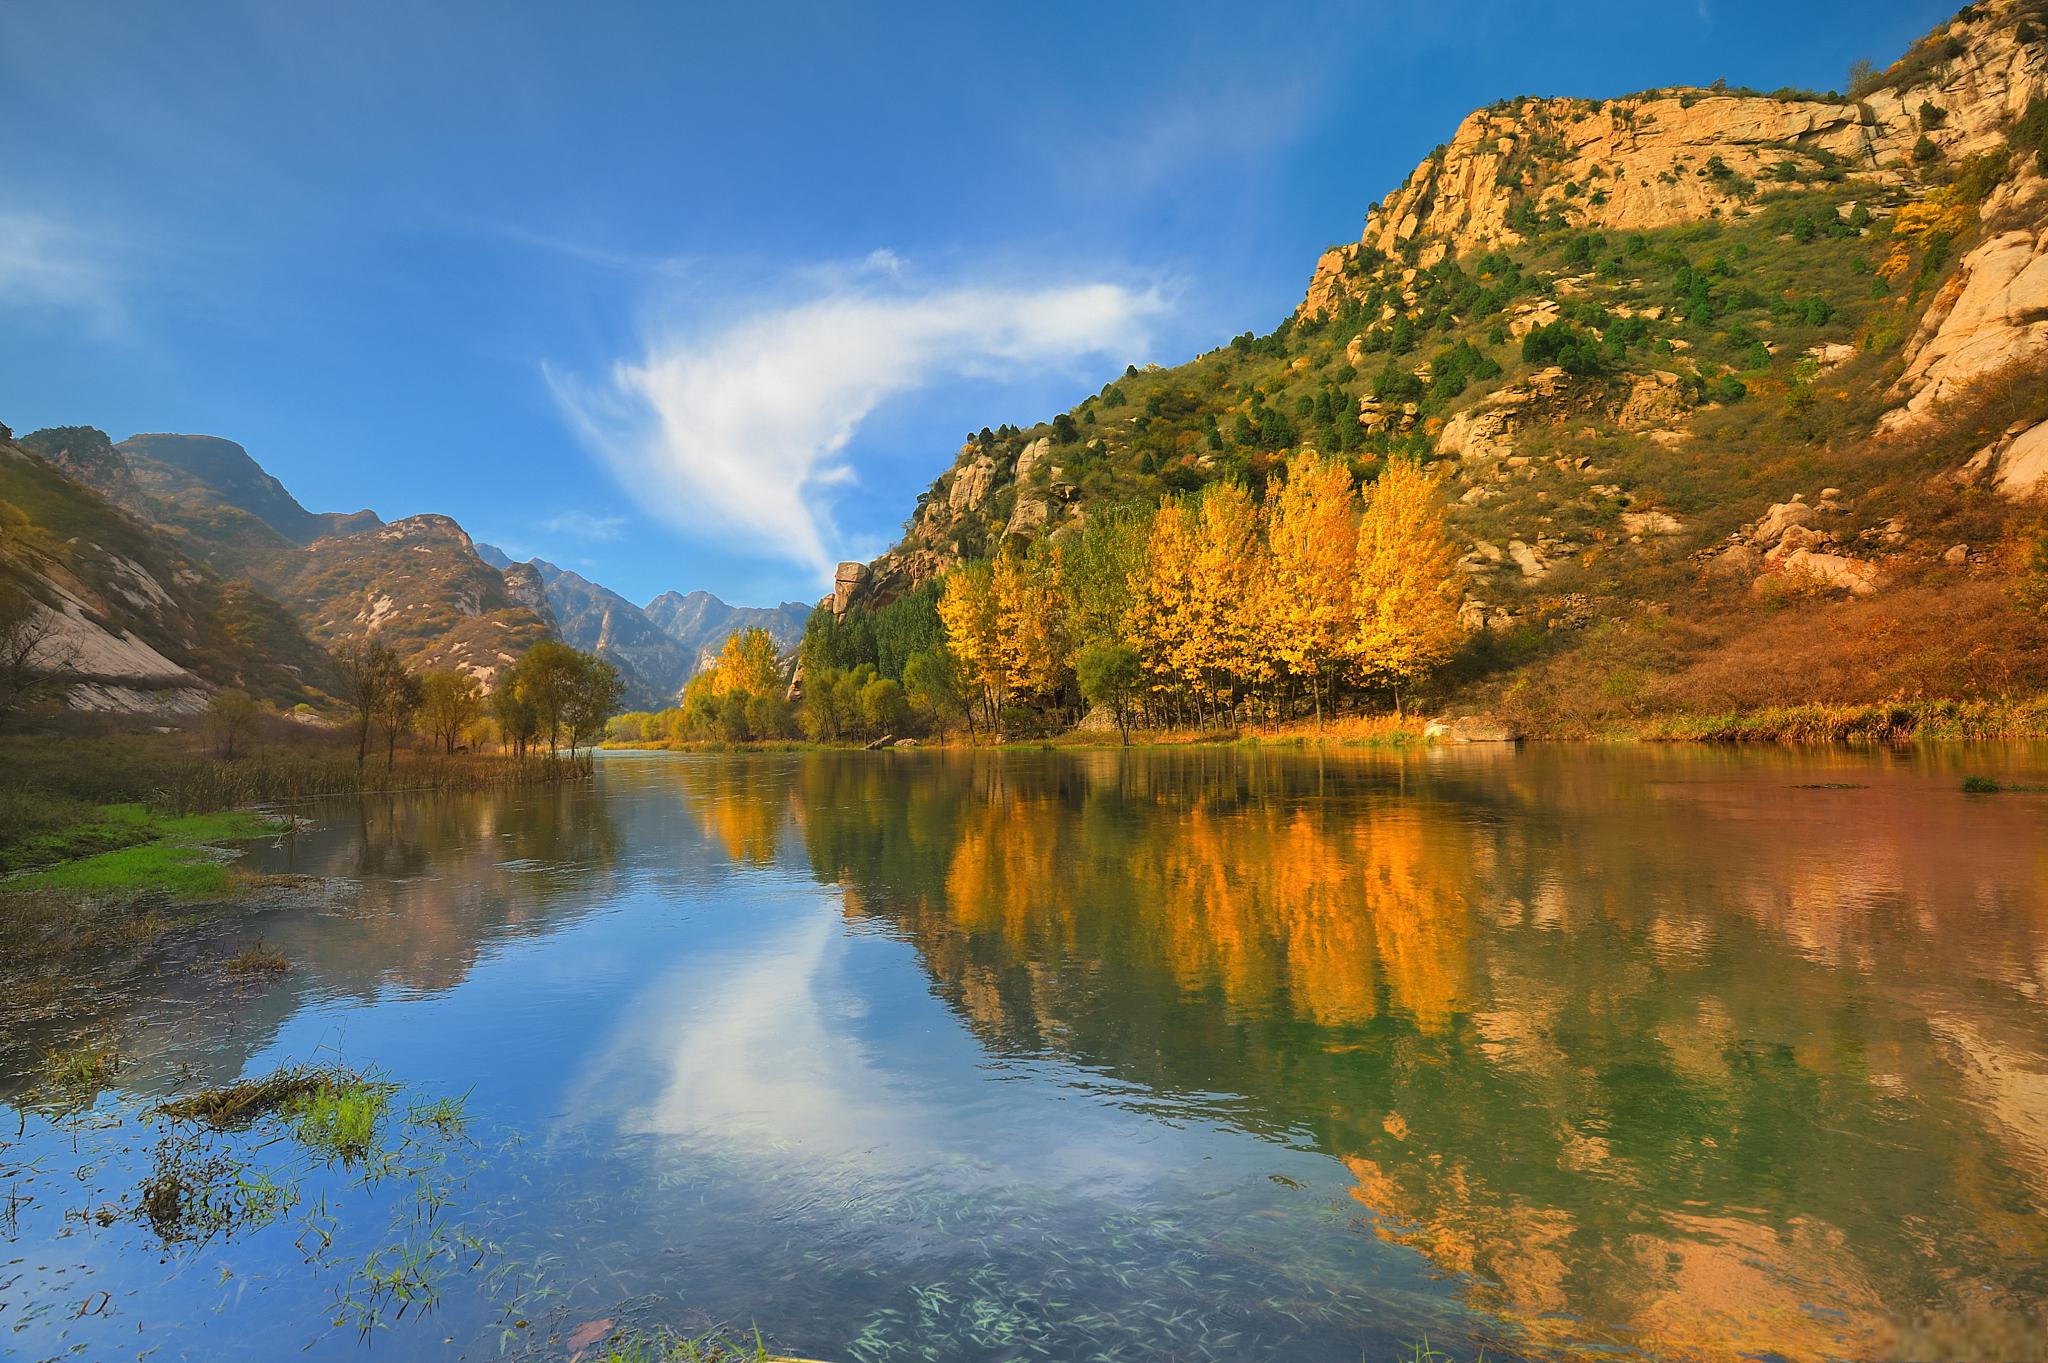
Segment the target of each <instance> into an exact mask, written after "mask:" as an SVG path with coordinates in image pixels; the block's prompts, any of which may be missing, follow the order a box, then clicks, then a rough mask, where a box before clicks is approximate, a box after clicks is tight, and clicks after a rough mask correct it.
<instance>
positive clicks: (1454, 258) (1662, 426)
mask: <svg viewBox="0 0 2048 1363" xmlns="http://www.w3.org/2000/svg"><path fill="white" fill-rule="evenodd" d="M2044 32H2048V5H2043V4H2042V3H2039V0H1989V2H1987V3H1983V4H1978V5H1973V6H1970V7H1968V8H1966V9H1964V10H1962V11H1961V12H1959V13H1958V14H1957V16H1956V17H1955V18H1953V19H1951V20H1949V21H1946V22H1944V23H1943V24H1940V25H1938V26H1936V27H1935V28H1934V30H1933V31H1931V32H1930V33H1929V34H1927V35H1926V36H1925V37H1923V38H1922V39H1921V40H1920V41H1918V42H1916V43H1915V44H1913V46H1912V47H1911V48H1909V49H1908V51H1907V52H1906V53H1905V54H1904V55H1903V56H1901V57H1900V59H1899V60H1898V61H1896V62H1894V63H1893V64H1892V66H1891V67H1890V68H1888V69H1887V70H1886V71H1885V72H1883V73H1877V74H1872V75H1871V76H1869V77H1867V78H1864V79H1860V80H1859V81H1858V82H1857V85H1856V87H1855V88H1853V89H1852V90H1851V91H1850V92H1849V93H1848V94H1847V95H1841V94H1814V93H1813V92H1807V91H1780V92H1776V93H1774V94H1759V93H1756V92H1748V91H1731V90H1728V89H1726V88H1716V87H1711V86H1709V87H1698V88H1674V89H1668V90H1660V91H1649V92H1645V93H1643V94H1640V95H1634V96H1627V97H1624V98H1621V99H1617V100H1571V99H1549V98H1546V99H1520V100H1504V101H1500V102H1498V103H1496V104H1495V105H1492V106H1489V107H1488V108H1486V109H1481V110H1476V111H1474V112H1473V113H1472V114H1471V115H1469V116H1467V118H1466V119H1464V120H1463V121H1462V122H1461V124H1460V127H1459V129H1458V131H1457V132H1456V134H1454V136H1453V138H1452V139H1451V140H1450V141H1449V142H1446V143H1445V144H1444V145H1442V146H1440V147H1439V148H1437V149H1436V151H1434V152H1432V153H1431V154H1430V155H1429V156H1428V157H1425V158H1424V159H1423V161H1422V162H1421V164H1420V165H1418V167H1417V168H1416V170H1415V171H1414V172H1412V173H1411V174H1410V175H1408V176H1407V177H1405V178H1404V180H1403V182H1402V183H1401V184H1400V185H1398V186H1396V187H1395V188H1394V189H1393V190H1392V191H1390V192H1389V193H1387V194H1386V195H1384V196H1383V197H1382V198H1381V199H1380V200H1379V201H1378V202H1377V203H1375V205H1374V206H1373V208H1372V210H1371V212H1369V214H1368V215H1367V221H1366V225H1365V228H1364V230H1363V232H1362V233H1361V236H1360V238H1359V240H1358V241H1356V242H1353V243H1348V244H1345V245H1342V246H1338V247H1334V248H1331V249H1330V250H1327V251H1325V252H1323V253H1322V255H1321V256H1320V257H1319V259H1318V260H1317V261H1316V263H1315V266H1314V269H1313V270H1312V271H1311V272H1310V275H1309V283H1308V285H1307V287H1306V288H1305V290H1304V294H1303V298H1302V302H1301V303H1300V304H1299V305H1297V306H1296V307H1295V308H1294V309H1293V311H1292V312H1291V313H1289V314H1288V315H1286V316H1285V317H1283V319H1282V320H1281V322H1280V323H1279V325H1278V326H1277V327H1276V328H1275V329H1274V331H1272V332H1271V333H1269V334H1267V335H1265V336H1258V335H1255V334H1253V333H1249V332H1248V333H1246V334H1244V335H1242V336H1239V337H1236V338H1234V339H1232V340H1231V341H1230V342H1229V343H1228V344H1226V345H1223V346H1219V347H1217V348H1216V349H1214V350H1211V351H1208V352H1205V353H1204V354H1203V355H1200V356H1198V357H1196V358H1195V359H1194V360H1191V361H1189V362H1187V363H1185V364H1181V365H1175V366H1167V367H1162V366H1148V367H1146V368H1145V369H1142V370H1141V369H1139V368H1138V367H1136V366H1130V367H1127V368H1126V370H1125V372H1124V374H1123V375H1122V376H1121V377H1119V378H1115V379H1113V380H1111V382H1109V383H1108V384H1106V385H1105V386H1104V387H1103V388H1102V390H1101V391H1099V392H1098V393H1096V394H1095V395H1093V396H1091V397H1089V398H1087V399H1084V400H1083V401H1082V402H1081V403H1079V404H1076V406H1074V407H1073V408H1071V409H1069V410H1068V411H1067V412H1064V413H1061V414H1059V415H1058V416H1057V417H1056V418H1055V419H1053V420H1051V421H1047V422H1040V423H1037V424H1035V425H1032V426H1027V427H1022V428H1018V427H1010V426H1004V427H1001V428H997V429H994V430H989V429H984V430H983V431H981V432H980V433H978V434H977V435H975V436H973V437H970V438H969V440H968V441H967V442H966V443H965V444H964V445H963V446H962V447H961V449H960V450H959V452H958V454H957V455H956V456H955V457H954V459H953V461H952V464H951V466H950V467H948V468H947V469H945V470H943V471H942V472H941V473H940V475H939V476H938V477H937V478H936V479H935V480H934V481H933V482H932V483H931V485H930V486H929V487H928V489H927V490H926V491H925V492H924V493H922V494H920V495H919V497H918V499H917V504H916V506H915V508H914V509H913V512H912V514H911V516H910V518H909V520H908V521H907V522H906V527H905V532H904V534H903V535H902V537H901V538H900V539H899V540H898V541H897V543H896V544H895V545H893V546H892V547H891V548H890V549H889V550H887V551H886V552H885V553H883V554H882V555H880V556H878V557H877V558H875V559H873V560H871V561H869V562H867V563H846V564H842V565H840V568H839V570H838V572H837V574H836V587H835V592H834V595H833V596H832V597H831V598H829V599H828V602H826V603H822V604H821V609H823V608H826V607H829V608H830V609H831V611H832V612H833V613H834V614H835V615H841V616H843V615H845V614H846V613H848V612H849V611H854V610H874V609H878V608H880V607H881V606H883V605H885V604H886V603H888V602H890V601H892V600H895V599H897V598H899V597H901V596H902V595H903V594H904V593H905V592H906V591H908V590H909V589H910V588H912V587H915V586H917V585H918V584H921V583H924V582H927V581H929V580H930V579H932V578H934V577H936V576H938V575H940V574H942V573H944V572H946V571H947V570H949V569H950V568H951V567H953V566H954V565H956V564H959V563H962V562H964V561H968V560H971V559H980V558H987V557H990V556H992V555H994V554H996V553H997V552H999V551H1000V550H1001V549H1002V548H1003V547H1004V546H1006V545H1024V544H1028V543H1031V542H1034V541H1037V540H1041V539H1045V538H1047V537H1056V536H1064V535H1072V534H1075V533H1078V532H1080V531H1081V530H1082V529H1083V528H1084V527H1085V526H1087V525H1088V524H1089V523H1090V521H1091V518H1093V517H1096V516H1099V515H1102V514H1105V513H1108V512H1111V511H1114V510H1116V509H1118V508H1134V509H1138V510H1140V511H1142V510H1143V509H1145V508H1148V507H1150V506H1153V505H1156V504H1157V503H1158V501H1159V499H1160V498H1161V497H1162V496H1171V495H1196V494H1199V493H1200V491H1201V490H1202V489H1204V488H1206V487H1208V486H1210V485H1212V484H1215V483H1219V482H1225V481H1234V482H1239V483H1243V484H1246V485H1247V486H1248V487H1249V488H1250V489H1251V490H1252V491H1253V492H1254V494H1257V493H1258V492H1260V490H1261V489H1263V488H1264V487H1265V486H1266V485H1267V484H1268V482H1269V481H1270V480H1272V479H1275V478H1280V477H1283V476H1284V472H1285V460H1286V458H1287V457H1288V456H1289V455H1290V454H1292V453H1293V452H1295V451H1297V450H1300V449H1305V448H1312V449H1316V450H1318V451H1321V452H1323V453H1327V454H1331V455H1337V456H1340V457H1342V458H1343V459H1345V460H1346V461H1347V463H1348V464H1349V465H1350V467H1351V470H1352V473H1353V476H1354V478H1355V480H1357V481H1358V482H1360V483H1365V482H1369V481H1370V480H1371V479H1372V478H1373V477H1375V476H1376V474H1377V471H1378V470H1379V469H1380V468H1381V467H1383V466H1384V464H1385V461H1387V460H1388V459H1392V458H1399V457H1413V458H1420V459H1423V460H1425V461H1427V462H1429V463H1430V464H1431V466H1432V467H1433V468H1435V469H1436V470H1437V471H1438V472H1439V473H1440V474H1441V475H1442V476H1443V478H1444V480H1445V484H1446V487H1447V490H1448V493H1449V497H1450V500H1451V518H1452V526H1453V531H1454V533H1455V534H1456V535H1457V536H1458V537H1459V538H1460V539H1462V540H1463V542H1464V544H1465V545H1466V546H1467V548H1468V552H1467V553H1466V555H1465V559H1464V562H1463V564H1462V566H1461V577H1462V579H1463V581H1464V583H1465V589H1466V590H1465V603H1464V607H1465V609H1464V616H1465V620H1466V623H1467V626H1468V628H1469V629H1470V630H1471V631H1472V634H1471V638H1470V646H1469V647H1468V649H1467V650H1466V653H1465V654H1464V655H1462V658H1461V661H1460V662H1459V664H1457V665H1456V666H1454V667H1453V668H1452V669H1451V672H1450V673H1449V674H1447V676H1446V679H1445V684H1444V686H1443V688H1442V696H1441V700H1442V702H1443V703H1446V704H1465V705H1474V706H1481V707H1486V708H1491V709H1495V710H1499V711H1504V712H1507V713H1510V714H1516V715H1520V716H1522V717H1523V718H1524V719H1525V720H1526V721H1527V723H1528V724H1529V725H1530V727H1532V728H1535V729H1537V730H1539V731H1547V732H1560V733H1568V732H1597V731H1600V730H1601V728H1602V726H1603V725H1604V724H1606V723H1608V722H1609V721H1610V719H1613V718H1626V717H1628V716H1632V715H1637V714H1642V713H1648V712H1650V711H1653V710H1656V709H1658V708H1659V707H1664V708H1666V709H1669V708H1674V707H1684V706H1692V707H1698V706H1701V705H1715V706H1722V707H1739V706H1753V705H1765V704H1795V703H1811V702H1820V701H1827V700H1835V699H1866V698H1867V699H1872V700H1876V699H1882V698H1884V697H1885V696H1887V695H1895V694H1934V695H1952V696H1974V695H1984V694H1989V693H1990V691H1991V690H1992V689H1995V688H1997V687H2010V686H2014V685H2032V686H2048V668H2044V667H2043V666H2042V665H2041V663H2040V662H2039V657H2040V655H2039V652H2038V648H2037V644H2036V642H2035V641H2033V634H2034V633H2036V632H2038V630H2039V624H2040V622H2039V620H2038V619H2036V618H2034V617H2031V616H2028V615H2026V614H2025V613H2024V612H2016V611H2013V610H2012V609H2011V604H2012V602H2013V601H2015V600H2021V599H2030V598H2028V597H2027V594H2028V592H2030V591H2031V590H2032V588H2030V587H2029V586H2028V585H2027V579H2026V572H2027V571H2028V570H2026V569H2025V567H2024V563H2025V562H2026V561H2027V558H2028V555H2029V554H2030V553H2031V552H2032V550H2030V549H2029V548H2028V547H2027V546H2028V544H2029V543H2031V541H2030V539H2029V536H2030V535H2032V534H2033V533H2034V532H2032V531H2030V530H2029V529H2028V526H2029V524H2030V523H2031V521H2030V517H2031V516H2032V515H2033V513H2032V512H2031V511H2029V510H2028V509H2027V508H2028V507H2029V506H2030V505H2031V504H2032V503H2033V501H2034V500H2035V499H2038V498H2039V497H2041V496H2042V495H2044V494H2048V373H2044V367H2048V179H2044V176H2043V168H2044V166H2048V78H2044V70H2048V48H2044V39H2043V34H2044ZM1787 602H1792V603H1796V604H1795V605H1793V606H1792V607H1790V608H1788V607H1787V606H1786V605H1785V603H1787ZM1873 616H1879V617H1884V618H1886V619H1895V620H1896V623H1895V624H1893V625H1891V626H1887V628H1891V629H1893V630H1894V631H1895V634H1896V637H1897V639H1898V640H1899V641H1900V642H1899V643H1898V645H1897V647H1896V648H1895V649H1893V650H1891V651H1889V652H1888V651H1886V650H1873V649H1870V648H1866V647H1865V646H1863V645H1861V644H1859V645H1857V646H1856V647H1853V648H1849V647H1842V646H1840V644H1839V636H1840V635H1841V634H1842V632H1844V631H1848V632H1850V633H1851V634H1852V635H1858V634H1860V633H1862V632H1867V631H1869V630H1872V629H1874V628H1877V626H1875V625H1873V624H1871V623H1869V617H1873ZM1622 636H1626V637H1628V638H1630V639H1631V640H1632V642H1633V644H1634V645H1635V646H1637V647H1638V648H1639V649H1640V651H1641V652H1642V655H1643V656H1646V657H1653V658H1656V659H1658V664H1657V665H1658V667H1660V668H1661V669H1663V672H1664V673H1666V674H1668V675H1657V676H1652V677H1645V676H1643V675H1641V674H1640V668H1639V667H1636V670H1634V671H1631V668H1632V667H1633V666H1635V665H1633V664H1631V663H1629V662H1628V661H1626V660H1625V659H1623V658H1621V657H1619V656H1610V655H1611V654H1612V653H1613V652H1614V651H1613V650H1612V649H1611V648H1610V641H1611V640H1612V639H1613V638H1616V637H1622ZM1831 638H1832V639H1836V640H1837V642H1836V643H1834V644H1830V643H1829V642H1828V641H1829V640H1830V639H1831ZM1645 641H1648V642H1647V644H1646V643H1645ZM1916 648H1917V649H1921V650H1923V652H1922V654H1921V657H1920V661H1918V662H1914V661H1909V660H1908V659H1907V658H1906V657H1904V656H1903V654H1904V653H1907V652H1910V651H1911V650H1912V649H1916ZM1795 657H1796V658H1797V659H1799V664H1798V665H1797V666H1796V667H1793V668H1792V671H1791V673H1788V661H1787V660H1788V659H1789V658H1795ZM1972 658H1977V659H1996V660H1997V661H1996V665H1995V667H1992V666H1987V665H1984V664H1982V663H1979V662H1972V661H1970V660H1971V659H1972ZM1850 659H1855V660H1856V661H1855V662H1854V663H1851V662H1850V661H1849V660H1850ZM1574 668H1578V669H1583V671H1584V673H1585V675H1581V676H1577V677H1574V676H1573V675H1572V672H1573V669H1574ZM1802 670H1803V675H1799V673H1801V671H1802ZM1603 687H1605V688H1607V689H1609V690H1610V691H1611V693H1612V694H1611V695H1608V696H1606V697H1605V698H1602V697H1601V695H1600V692H1601V691H1602V688H1603ZM1575 690H1576V691H1577V692H1578V693H1580V694H1576V695H1574V694H1572V693H1573V692H1574V691H1575Z"/></svg>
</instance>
